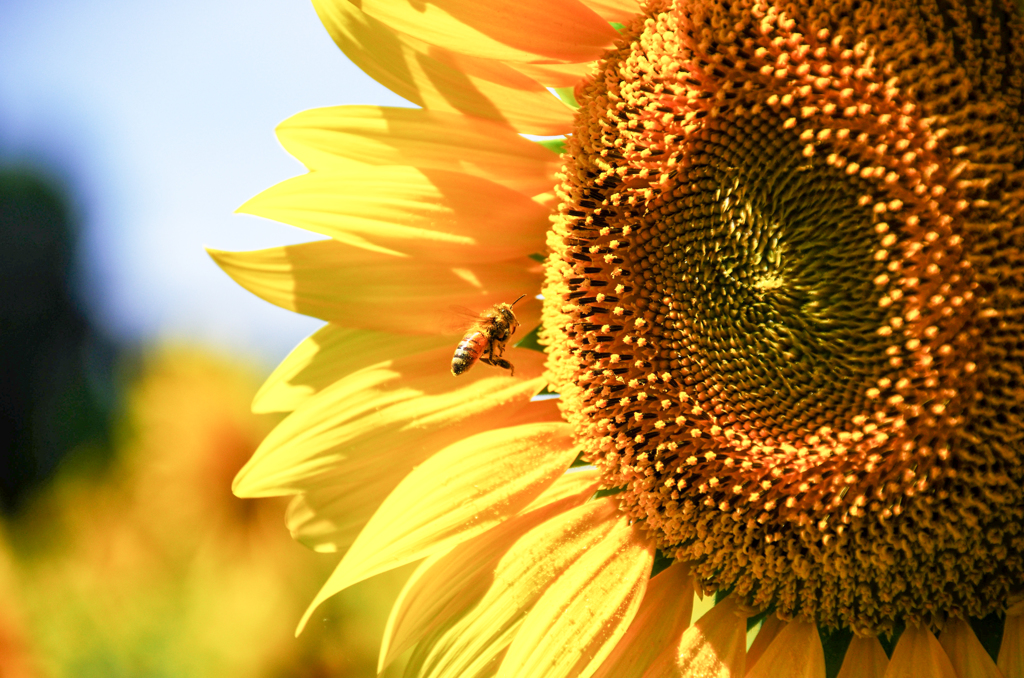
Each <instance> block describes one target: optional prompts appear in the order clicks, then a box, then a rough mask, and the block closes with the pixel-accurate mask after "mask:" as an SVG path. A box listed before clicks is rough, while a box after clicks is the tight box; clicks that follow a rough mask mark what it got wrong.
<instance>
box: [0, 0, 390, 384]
mask: <svg viewBox="0 0 1024 678" xmlns="http://www.w3.org/2000/svg"><path fill="white" fill-rule="evenodd" d="M347 103H376V104H387V105H408V104H406V103H404V101H403V100H401V99H399V98H398V97H397V96H395V95H393V94H391V93H390V92H389V91H387V90H385V89H384V88H383V87H381V86H380V85H378V84H377V83H375V82H374V81H372V80H370V79H369V78H368V77H366V76H365V75H363V74H362V72H360V71H359V70H358V69H357V68H355V67H354V66H353V65H352V64H350V63H349V62H348V61H347V60H346V58H345V57H344V55H343V54H342V53H341V52H340V51H339V50H338V49H337V48H336V47H335V46H334V44H333V43H332V42H331V39H330V37H329V36H328V35H327V32H326V31H325V30H324V28H323V27H322V26H321V24H320V22H319V21H318V19H317V17H316V13H315V12H314V11H313V8H312V5H311V4H310V3H309V2H306V1H304V0H255V1H243V0H202V1H199V0H178V1H177V2H173V3H151V2H138V1H137V0H90V1H79V2H74V1H73V0H72V1H69V0H2V1H0V163H3V164H27V165H30V166H33V167H36V168H38V169H40V170H42V171H44V172H46V173H47V174H49V175H51V176H53V177H55V178H57V179H58V180H60V181H61V182H63V183H64V184H65V186H66V187H67V188H68V189H69V191H70V193H71V196H72V200H73V204H74V207H75V210H76V213H77V214H78V216H79V223H80V225H81V227H82V234H81V253H82V258H81V265H80V268H81V270H80V274H79V279H80V280H81V281H82V286H81V290H82V301H83V303H84V304H85V305H86V306H87V307H88V309H89V311H90V313H91V315H92V317H93V318H94V319H95V320H96V321H97V322H98V323H100V324H101V325H102V326H103V327H105V328H106V330H107V331H108V332H109V333H110V334H112V335H114V336H115V337H118V338H120V339H123V340H127V341H132V342H145V341H157V340H179V341H180V340H187V341H197V342H201V343H204V344H207V345H210V346H213V347H215V348H218V349H220V350H224V351H231V352H237V353H241V354H243V355H249V356H252V357H254V358H257V359H259V360H260V361H261V362H263V363H264V365H266V366H267V367H269V366H271V365H272V364H273V363H274V362H276V361H277V360H279V359H280V358H281V357H282V356H283V355H284V354H285V353H286V352H287V351H288V350H289V349H290V348H291V347H292V346H293V345H294V344H296V343H297V342H298V341H299V340H301V338H302V337H304V336H305V335H306V334H309V333H310V332H312V331H313V330H315V329H316V328H317V327H318V326H319V325H320V324H321V323H320V322H319V321H316V320H313V319H309V318H302V317H300V316H296V315H294V314H291V313H289V312H287V311H283V310H281V309H277V308H275V307H273V306H271V305H269V304H267V303H265V302H263V301H261V300H259V299H256V298H255V297H252V296H251V295H249V294H248V293H247V292H244V291H243V290H242V289H241V288H239V287H237V286H236V285H235V284H234V283H232V282H231V281H230V280H229V279H228V278H227V277H226V276H225V275H223V274H222V273H221V272H220V271H219V270H218V269H217V268H216V267H215V266H214V265H213V264H212V262H211V261H210V260H209V258H208V257H207V256H206V254H205V253H204V251H203V247H204V246H205V245H209V246H212V247H216V248H221V249H254V248H260V247H272V246H275V245H281V244H286V243H289V242H298V241H301V240H308V239H311V238H310V236H309V235H308V234H306V233H304V232H302V231H299V230H297V229H293V228H291V227H288V226H284V225H281V224H275V223H273V222H268V221H265V220H262V219H258V218H256V217H251V216H247V215H238V214H233V211H234V209H235V208H236V207H238V206H239V205H240V204H242V203H243V202H245V200H247V199H248V198H249V197H251V196H252V195H254V194H256V193H258V192H259V191H260V190H262V189H263V188H265V187H267V186H270V185H272V184H274V183H276V182H278V181H281V180H283V179H286V178H288V177H289V176H293V175H295V174H298V173H300V172H302V171H303V170H302V167H301V166H300V165H299V164H298V163H297V162H296V161H295V160H293V159H292V158H291V157H290V156H288V155H287V154H286V153H285V152H284V151H283V150H282V149H281V147H280V146H279V145H278V143H277V141H276V139H275V138H274V135H273V129H274V126H275V125H276V124H277V123H278V122H280V121H281V120H283V119H285V118H287V117H288V116H290V115H291V114H293V113H296V112H298V111H300V110H303V109H307V108H314V107H318V106H331V105H338V104H347Z"/></svg>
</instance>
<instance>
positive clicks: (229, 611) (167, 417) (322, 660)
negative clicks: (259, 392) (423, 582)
mask: <svg viewBox="0 0 1024 678" xmlns="http://www.w3.org/2000/svg"><path fill="white" fill-rule="evenodd" d="M256 384H257V382H256V380H255V377H254V373H253V371H252V370H251V368H249V367H247V366H245V365H243V364H241V363H238V362H235V361H226V360H224V359H221V358H218V357H215V356H211V355H208V354H206V353H203V352H202V351H199V350H196V349H186V348H173V349H171V348H168V349H162V350H158V351H154V352H152V353H150V354H148V355H145V356H144V357H143V359H142V364H141V367H140V368H139V374H138V375H137V376H135V377H133V378H132V379H131V380H130V382H129V384H128V388H127V391H126V396H125V401H126V404H125V410H126V411H125V412H124V414H123V415H122V416H121V417H120V418H119V430H118V431H117V434H116V436H115V438H116V444H115V459H114V460H113V461H112V462H111V464H110V466H109V467H108V468H97V467H96V464H95V462H92V463H91V464H90V462H88V461H87V460H88V459H89V457H88V456H87V455H83V454H78V455H73V456H72V458H71V459H70V460H69V462H68V463H67V464H66V467H65V468H63V469H62V472H61V473H60V474H59V476H58V478H57V480H56V481H55V483H54V484H53V485H52V486H51V487H50V488H49V489H48V490H47V491H46V492H44V493H43V494H42V495H41V496H40V497H38V498H37V499H36V500H35V501H34V502H33V504H32V505H31V507H30V509H29V510H27V511H26V512H25V513H24V515H22V516H19V517H18V519H17V520H15V521H13V523H12V524H11V526H10V531H11V544H12V560H11V566H10V570H11V571H10V576H9V577H7V576H4V577H3V582H4V584H5V586H4V590H5V591H6V592H7V593H9V594H10V599H11V600H12V602H13V603H14V605H15V607H13V608H12V611H14V612H16V611H17V605H18V604H20V607H21V608H22V611H23V614H21V615H20V617H21V622H22V629H21V631H20V636H19V632H17V627H16V626H15V625H14V622H16V621H17V619H16V618H12V624H10V625H8V624H7V623H6V622H7V619H6V618H4V623H3V625H2V628H3V629H4V630H3V631H0V637H3V638H4V639H5V640H4V641H3V645H2V647H3V648H4V649H5V651H4V653H3V659H2V660H0V667H4V672H3V675H4V676H7V675H8V673H7V670H8V669H7V668H6V667H7V665H6V664H4V663H2V661H6V658H7V649H8V648H11V647H13V644H14V643H15V642H16V639H17V638H18V637H20V638H21V639H22V643H23V646H22V655H23V656H24V657H25V658H27V659H26V661H27V662H28V663H27V664H26V666H28V667H30V668H31V669H32V670H31V671H29V670H28V669H26V670H25V671H24V672H23V673H22V674H17V673H12V674H11V675H14V676H17V675H25V676H53V677H60V676H68V677H71V676H74V677H75V678H81V677H83V676H97V677H99V676H103V677H104V678H109V677H113V676H126V677H128V676H141V675H146V676H224V675H230V676H254V677H255V676H277V675H310V676H319V675H337V676H347V675H352V676H357V675H364V674H365V672H366V671H367V670H372V665H373V657H372V653H370V652H368V651H367V650H366V649H364V648H366V647H367V645H368V643H371V642H372V638H371V637H368V635H367V633H368V632H367V630H366V628H367V627H369V628H376V629H378V631H377V632H378V633H379V629H380V628H381V627H382V626H383V622H384V617H383V610H384V609H386V606H387V604H388V602H389V601H390V600H392V599H393V597H394V594H395V589H394V585H393V584H392V585H390V586H389V585H388V584H386V583H385V584H384V586H383V588H382V589H378V590H377V591H374V592H367V591H361V592H357V594H356V596H354V597H353V598H352V599H350V600H349V601H344V602H343V603H342V604H340V605H337V606H334V607H332V608H330V609H328V610H325V614H324V616H325V617H327V618H329V619H331V620H332V622H331V623H330V624H327V625H325V627H324V628H323V629H322V630H323V633H318V634H313V635H312V636H311V637H310V638H307V639H304V642H302V643H296V642H295V640H294V638H293V634H292V632H291V631H292V621H291V620H292V619H293V618H294V616H295V615H297V614H298V613H299V612H300V611H301V609H302V607H303V606H304V605H305V602H306V601H307V600H308V597H309V596H310V595H312V594H313V592H314V591H315V584H316V579H317V577H316V573H317V572H323V563H320V562H318V559H317V558H316V556H314V555H313V554H310V553H308V552H306V553H303V552H302V551H301V550H296V549H295V548H294V544H293V542H292V541H291V540H290V539H288V537H287V534H286V533H285V532H284V530H283V529H282V528H281V525H280V511H281V508H282V507H281V506H280V505H278V504H277V503H276V502H253V501H243V500H239V499H237V498H235V497H234V496H232V495H231V493H230V491H229V487H230V479H231V477H232V476H233V475H234V474H235V473H236V472H237V471H238V469H239V468H240V467H241V465H242V464H243V463H244V461H245V459H246V458H247V457H248V456H249V455H251V454H252V452H253V450H254V449H255V447H256V444H257V442H258V441H259V440H260V438H262V437H263V436H264V435H265V434H266V433H267V431H268V430H269V429H270V426H271V424H272V423H273V421H272V420H273V417H270V418H267V417H262V418H254V417H253V416H252V414H251V413H250V412H249V402H250V401H251V399H252V395H253V393H254V392H255V391H256ZM76 459H77V460H78V461H77V463H76ZM83 459H84V460H86V461H82V460H83ZM353 607H355V608H358V612H354V611H353V609H352V608H353ZM5 611H6V610H5ZM8 628H10V629H12V631H11V633H8V632H7V629H8ZM8 639H9V640H8Z"/></svg>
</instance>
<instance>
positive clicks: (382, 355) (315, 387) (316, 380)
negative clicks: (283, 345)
mask: <svg viewBox="0 0 1024 678" xmlns="http://www.w3.org/2000/svg"><path fill="white" fill-rule="evenodd" d="M449 344H450V340H449V339H447V338H442V337H435V336H423V335H407V336H403V335H398V334H390V333H387V332H373V331H371V330H353V329H348V328H344V327H339V326H337V325H327V326H325V327H323V328H321V329H320V330H318V331H317V332H315V333H314V334H313V335H312V336H310V337H308V338H307V339H305V340H304V341H303V342H302V343H301V344H299V345H298V346H296V347H295V349H294V350H292V352H291V353H289V354H288V356H287V357H286V358H285V359H284V360H282V361H281V364H280V365H278V366H277V368H276V369H275V370H274V371H273V373H272V374H271V375H270V376H269V377H267V380H266V381H265V382H264V383H263V386H262V387H260V390H259V391H257V393H256V396H255V397H254V398H253V402H252V411H253V412H256V413H258V414H260V413H266V412H290V411H292V410H294V409H296V408H297V407H299V406H300V405H301V404H302V403H304V402H306V401H307V400H309V398H311V397H312V396H314V395H316V394H317V393H319V392H320V391H322V390H323V389H324V388H326V387H327V386H330V385H331V384H333V383H334V382H336V381H337V380H338V379H341V378H342V377H344V376H345V375H347V374H351V373H352V372H355V371H356V370H359V369H362V368H364V367H367V366H368V365H373V364H375V363H379V362H381V361H383V360H388V359H392V358H398V357H401V356H406V355H410V354H413V353H419V352H421V351H425V350H428V349H432V348H440V347H442V346H447V345H449Z"/></svg>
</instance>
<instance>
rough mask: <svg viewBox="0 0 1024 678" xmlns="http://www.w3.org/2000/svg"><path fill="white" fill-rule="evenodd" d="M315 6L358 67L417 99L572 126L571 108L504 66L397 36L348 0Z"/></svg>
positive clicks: (318, 0)
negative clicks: (346, 0) (347, 0)
mask: <svg viewBox="0 0 1024 678" xmlns="http://www.w3.org/2000/svg"><path fill="white" fill-rule="evenodd" d="M313 6H314V8H315V9H316V12H317V14H318V15H319V16H320V20H321V21H322V22H323V24H324V26H325V27H326V28H327V31H328V32H329V33H330V34H331V37H332V38H333V39H334V42H335V43H336V44H337V45H338V47H340V48H341V51H342V52H344V53H345V55H346V56H347V57H348V58H349V59H351V60H352V62H353V63H354V64H355V65H356V66H358V67H359V68H360V69H361V70H362V71H363V72H364V73H366V74H367V75H369V76H370V77H371V78H373V79H374V80H376V81H377V82H379V83H381V84H382V85H384V86H385V87H387V88H388V89H390V90H391V91H393V92H395V93H396V94H398V95H399V96H401V97H404V98H405V99H408V100H409V101H411V102H413V103H414V104H417V105H419V106H423V107H424V108H428V109H436V110H442V111H456V112H460V113H463V114H465V115H473V116H476V117H479V118H486V119H488V120H493V121H495V122H499V123H502V124H505V125H508V126H509V127H511V128H512V129H514V130H516V131H519V132H526V133H530V134H542V135H555V134H565V133H566V132H568V131H570V129H571V128H572V111H571V110H570V109H569V108H568V107H566V106H564V105H563V104H562V103H560V102H559V101H558V100H557V99H556V98H555V97H554V96H552V95H551V93H550V92H548V91H547V89H545V88H544V86H543V85H541V84H540V83H538V82H537V81H536V80H533V79H532V78H529V77H527V76H525V75H523V74H522V73H519V72H518V71H516V70H514V69H513V68H511V67H509V66H508V65H506V64H503V63H500V62H497V61H491V60H487V59H477V58H474V57H469V56H465V55H456V54H453V53H450V52H449V51H448V50H444V49H440V48H437V47H430V46H429V45H426V44H425V43H423V42H421V41H418V40H416V39H415V38H411V37H408V36H399V35H398V34H397V33H395V32H394V31H392V30H391V29H390V28H388V27H387V26H386V25H385V24H383V23H381V22H380V21H378V20H377V19H374V18H373V17H370V16H368V15H367V14H365V13H364V12H362V11H360V10H359V9H358V8H356V6H355V5H354V4H352V3H350V2H344V1H341V0H314V2H313Z"/></svg>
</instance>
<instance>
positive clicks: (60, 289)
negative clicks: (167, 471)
mask: <svg viewBox="0 0 1024 678" xmlns="http://www.w3.org/2000/svg"><path fill="white" fill-rule="evenodd" d="M75 244H76V243H75V236H74V229H73V223H72V218H71V211H70V209H69V204H68V200H67V199H66V198H65V196H64V195H63V194H62V192H61V191H60V189H59V187H58V186H57V185H56V184H55V183H54V182H51V181H48V180H46V179H44V178H42V177H40V176H37V175H35V174H33V173H31V172H29V171H25V170H19V169H10V168H6V169H5V168H0V509H2V510H3V511H4V512H6V513H11V512H14V511H16V510H18V508H20V506H21V505H22V503H23V502H24V501H25V499H26V498H27V497H28V496H29V494H30V493H31V492H32V490H33V489H35V488H36V487H38V486H39V485H40V484H41V483H42V482H43V481H45V480H46V479H47V478H48V477H49V476H50V475H51V474H52V473H53V472H54V470H55V469H56V467H57V465H58V463H59V462H60V460H61V459H62V458H63V457H64V456H65V455H66V454H68V453H69V452H70V451H72V450H74V449H76V448H81V447H83V446H86V447H89V448H90V449H92V450H104V449H109V444H108V422H109V419H110V413H111V409H112V405H113V404H112V403H111V402H110V401H111V400H112V397H111V396H110V395H109V394H110V393H112V392H113V389H112V386H111V384H112V379H111V374H112V370H111V365H112V364H113V355H114V351H113V347H112V345H111V344H110V342H109V341H107V340H105V339H103V338H101V337H100V336H99V335H98V334H97V332H96V331H95V330H94V328H93V327H92V326H91V325H90V322H89V320H88V319H87V317H86V315H85V314H84V313H83V311H82V309H81V308H80V305H79V301H78V298H77V297H76V295H75V294H74V293H73V291H72V287H73V285H74V284H75V279H74V275H73V270H74V269H73V265H74V260H75V256H74V255H75ZM100 456H102V455H100Z"/></svg>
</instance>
